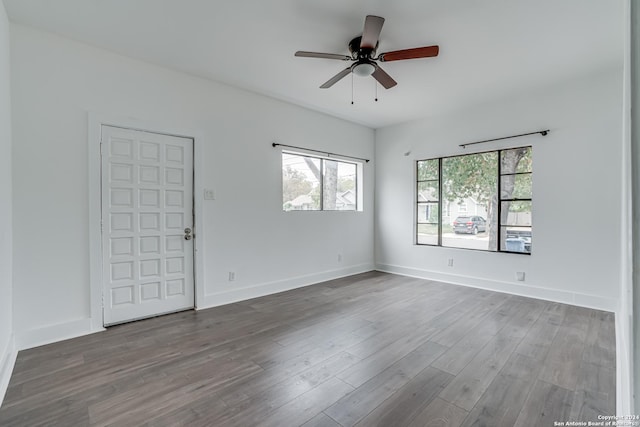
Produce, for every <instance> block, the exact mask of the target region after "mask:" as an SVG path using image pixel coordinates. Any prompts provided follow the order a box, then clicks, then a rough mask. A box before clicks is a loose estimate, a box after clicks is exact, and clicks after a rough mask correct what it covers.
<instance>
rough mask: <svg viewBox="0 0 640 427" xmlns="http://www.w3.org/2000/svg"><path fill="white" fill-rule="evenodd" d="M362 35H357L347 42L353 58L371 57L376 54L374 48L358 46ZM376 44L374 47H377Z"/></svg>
mask: <svg viewBox="0 0 640 427" xmlns="http://www.w3.org/2000/svg"><path fill="white" fill-rule="evenodd" d="M361 41H362V36H358V37H356V38H354V39H353V40H351V41H350V42H349V51H350V52H351V56H352V57H353V58H354V59H363V58H367V59H369V58H373V57H374V56H375V54H376V49H375V48H367V47H360V43H361ZM377 47H378V46H377V44H376V48H377Z"/></svg>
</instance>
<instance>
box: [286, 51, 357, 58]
mask: <svg viewBox="0 0 640 427" xmlns="http://www.w3.org/2000/svg"><path fill="white" fill-rule="evenodd" d="M295 56H300V57H303V58H322V59H339V60H341V61H351V60H353V58H352V57H350V56H347V55H340V54H337V53H320V52H305V51H304V50H299V51H297V52H296V53H295Z"/></svg>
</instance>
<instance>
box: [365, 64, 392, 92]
mask: <svg viewBox="0 0 640 427" xmlns="http://www.w3.org/2000/svg"><path fill="white" fill-rule="evenodd" d="M371 75H372V76H373V78H374V79H376V80H377V81H378V83H380V84H381V85H382V86H384V88H385V89H391V88H392V87H394V86H395V85H397V84H398V82H396V81H395V80H393V78H392V77H391V76H390V75H389V74H387V73H386V72H385V71H384V70H383V69H382V68H380V67H379V66H377V65H376V70H375V71H374V72H373V74H371Z"/></svg>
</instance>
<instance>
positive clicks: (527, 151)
mask: <svg viewBox="0 0 640 427" xmlns="http://www.w3.org/2000/svg"><path fill="white" fill-rule="evenodd" d="M501 161H502V164H501V165H500V167H501V169H502V170H501V173H503V174H505V173H519V172H531V171H532V170H533V164H532V156H531V147H521V148H514V149H513V150H503V151H502V159H501Z"/></svg>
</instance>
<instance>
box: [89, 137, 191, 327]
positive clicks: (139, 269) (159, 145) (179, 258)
mask: <svg viewBox="0 0 640 427" xmlns="http://www.w3.org/2000/svg"><path fill="white" fill-rule="evenodd" d="M187 228H188V229H193V140H192V139H189V138H182V137H176V136H169V135H162V134H155V133H150V132H142V131H136V130H130V129H122V128H117V127H111V126H103V127H102V256H103V270H102V271H103V274H102V276H103V277H102V279H103V308H104V324H105V325H112V324H115V323H121V322H126V321H129V320H135V319H141V318H144V317H150V316H155V315H158V314H163V313H169V312H174V311H178V310H182V309H188V308H192V307H193V306H194V283H193V240H192V239H190V240H187V239H185V236H186V235H187V234H188V233H185V229H187Z"/></svg>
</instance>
